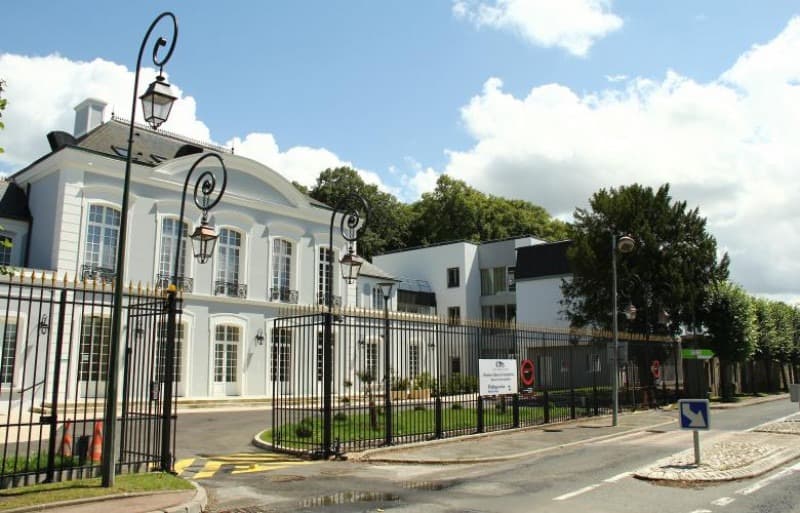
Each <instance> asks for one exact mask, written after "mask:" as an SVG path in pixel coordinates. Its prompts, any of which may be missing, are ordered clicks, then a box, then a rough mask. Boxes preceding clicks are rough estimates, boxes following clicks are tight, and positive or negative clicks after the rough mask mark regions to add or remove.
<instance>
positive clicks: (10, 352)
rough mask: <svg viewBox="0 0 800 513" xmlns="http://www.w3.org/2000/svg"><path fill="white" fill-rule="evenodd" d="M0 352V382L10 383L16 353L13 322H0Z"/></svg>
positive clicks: (15, 333) (15, 326)
mask: <svg viewBox="0 0 800 513" xmlns="http://www.w3.org/2000/svg"><path fill="white" fill-rule="evenodd" d="M0 336H2V337H3V338H2V340H0V343H1V345H2V352H0V383H1V384H3V385H10V384H12V380H13V379H14V362H15V360H16V354H17V325H16V323H14V322H9V323H6V324H5V326H3V325H2V323H0Z"/></svg>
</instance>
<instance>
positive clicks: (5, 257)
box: [0, 235, 12, 265]
mask: <svg viewBox="0 0 800 513" xmlns="http://www.w3.org/2000/svg"><path fill="white" fill-rule="evenodd" d="M11 247H12V245H11V237H9V236H8V235H0V265H11Z"/></svg>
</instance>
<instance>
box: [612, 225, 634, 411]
mask: <svg viewBox="0 0 800 513" xmlns="http://www.w3.org/2000/svg"><path fill="white" fill-rule="evenodd" d="M635 247H636V242H635V241H634V240H633V239H632V238H631V237H629V236H627V235H623V236H622V237H620V238H619V240H617V234H616V233H614V232H612V233H611V297H612V300H611V301H612V306H611V326H612V331H613V333H614V368H613V372H614V378H613V380H612V381H611V399H612V407H613V408H614V410H613V411H612V413H611V425H612V426H616V425H617V422H618V419H617V412H618V411H619V327H618V325H617V316H618V315H619V311H618V310H617V308H618V307H617V251H619V252H620V253H630V252H631V251H633V248H635Z"/></svg>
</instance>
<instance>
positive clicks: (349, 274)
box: [322, 193, 369, 459]
mask: <svg viewBox="0 0 800 513" xmlns="http://www.w3.org/2000/svg"><path fill="white" fill-rule="evenodd" d="M336 214H341V215H342V217H341V224H340V226H339V231H340V232H341V234H342V237H343V238H344V240H346V241H347V243H348V252H347V254H346V255H344V256H343V257H342V258H341V259H340V260H339V264H340V265H341V268H342V278H344V279H345V281H346V282H347V283H348V284H350V283H354V282H355V281H356V280H358V274H359V273H360V272H361V265H362V264H363V263H364V261H363V260H362V259H361V257H359V256H358V255H356V253H355V251H354V249H353V244H352V243H353V242H355V241H357V240H358V237H359V231H361V230H363V229H364V228H365V227H366V225H367V219H368V218H369V205H368V204H367V200H365V199H364V198H362V197H361V196H359V195H358V194H355V193H350V194H349V195H347V196H345V197H344V198H343V199H342V200H341V201H339V202H338V203H337V204H336V207H335V208H334V209H333V212H331V224H330V230H329V231H328V241H329V243H330V246H329V251H330V254H329V256H328V276H329V277H330V280H329V281H328V284H329V287H328V290H327V291H326V294H325V306H326V311H325V326H324V331H323V340H324V346H323V348H322V362H323V365H322V374H323V381H324V383H323V388H322V395H323V398H322V401H323V404H322V456H323V457H324V458H325V459H327V458H330V456H331V455H332V454H333V450H332V447H331V444H332V442H333V415H332V409H333V405H332V399H333V398H332V397H331V394H332V385H333V224H334V221H335V220H336Z"/></svg>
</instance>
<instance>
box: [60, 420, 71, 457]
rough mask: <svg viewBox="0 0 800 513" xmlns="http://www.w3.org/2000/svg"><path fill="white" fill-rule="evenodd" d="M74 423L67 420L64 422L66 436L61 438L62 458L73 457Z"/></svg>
mask: <svg viewBox="0 0 800 513" xmlns="http://www.w3.org/2000/svg"><path fill="white" fill-rule="evenodd" d="M71 430H72V421H71V420H69V419H67V421H66V422H64V436H63V437H62V438H61V456H63V457H64V458H71V457H72V433H70V431H71Z"/></svg>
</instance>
